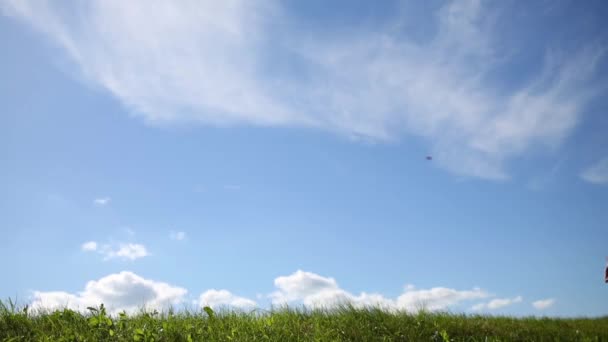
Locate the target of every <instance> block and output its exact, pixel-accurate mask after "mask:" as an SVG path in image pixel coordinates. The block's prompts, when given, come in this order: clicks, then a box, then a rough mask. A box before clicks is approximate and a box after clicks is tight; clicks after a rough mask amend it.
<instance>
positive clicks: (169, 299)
mask: <svg viewBox="0 0 608 342" xmlns="http://www.w3.org/2000/svg"><path fill="white" fill-rule="evenodd" d="M186 293H187V291H186V290H185V289H183V288H181V287H177V286H173V285H170V284H167V283H163V282H158V281H154V280H149V279H145V278H143V277H141V276H138V275H137V274H135V273H132V272H127V271H123V272H120V273H115V274H110V275H108V276H105V277H103V278H101V279H99V280H92V281H89V282H88V283H87V284H86V286H85V288H84V290H83V291H81V292H78V293H68V292H63V291H50V292H45V291H35V292H34V294H33V300H32V303H31V305H30V306H31V307H32V308H33V309H44V310H53V309H62V308H70V309H73V310H79V311H86V308H87V307H89V306H93V307H95V306H99V305H100V304H102V303H103V304H104V305H105V306H106V307H107V308H108V310H109V311H110V312H111V313H118V312H120V311H122V310H125V311H127V312H129V313H134V312H136V311H138V310H139V309H142V308H146V309H158V310H162V309H166V308H168V307H170V306H172V305H178V304H180V303H182V302H183V299H184V296H185V295H186Z"/></svg>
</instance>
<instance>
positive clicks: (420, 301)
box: [270, 270, 489, 311]
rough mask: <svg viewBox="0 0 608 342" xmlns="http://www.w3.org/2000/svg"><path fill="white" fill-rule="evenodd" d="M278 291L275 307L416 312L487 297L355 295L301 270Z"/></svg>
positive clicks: (411, 290)
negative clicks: (339, 306)
mask: <svg viewBox="0 0 608 342" xmlns="http://www.w3.org/2000/svg"><path fill="white" fill-rule="evenodd" d="M274 284H275V287H276V288H277V291H275V292H273V293H272V294H271V295H270V298H271V300H272V303H273V304H275V305H285V304H293V303H296V304H297V303H302V304H303V305H305V306H307V307H324V308H331V307H335V306H336V305H340V304H346V303H349V304H352V305H354V306H355V307H367V306H373V307H381V308H385V309H389V310H406V311H416V310H419V309H422V308H424V309H426V310H443V309H447V308H448V307H450V306H453V305H457V304H460V303H461V302H463V301H469V300H474V299H480V298H486V297H488V296H489V294H488V293H486V292H485V291H483V290H481V289H479V288H474V289H472V290H455V289H450V288H445V287H434V288H431V289H416V288H415V287H414V286H412V285H408V286H406V287H405V289H404V292H403V293H402V294H401V295H400V296H398V297H397V298H394V299H392V298H386V297H384V296H383V295H381V294H377V293H366V292H362V293H360V294H359V295H354V294H352V293H350V292H348V291H346V290H344V289H342V288H340V287H339V286H338V283H337V282H336V281H335V279H333V278H327V277H323V276H320V275H318V274H315V273H311V272H304V271H301V270H298V271H296V272H295V273H293V274H291V275H289V276H281V277H278V278H276V279H275V281H274Z"/></svg>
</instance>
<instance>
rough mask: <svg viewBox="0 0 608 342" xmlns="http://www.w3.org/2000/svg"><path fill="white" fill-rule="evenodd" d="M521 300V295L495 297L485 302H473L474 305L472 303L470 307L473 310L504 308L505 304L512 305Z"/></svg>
mask: <svg viewBox="0 0 608 342" xmlns="http://www.w3.org/2000/svg"><path fill="white" fill-rule="evenodd" d="M521 301H522V297H521V296H517V297H514V298H496V299H492V300H491V301H489V302H487V303H479V304H475V305H473V307H472V308H471V309H472V310H475V311H480V310H496V309H500V308H504V307H505V306H509V305H513V304H515V303H520V302H521Z"/></svg>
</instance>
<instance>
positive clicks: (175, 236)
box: [169, 231, 186, 241]
mask: <svg viewBox="0 0 608 342" xmlns="http://www.w3.org/2000/svg"><path fill="white" fill-rule="evenodd" d="M169 238H170V239H171V240H177V241H182V240H184V239H185V238H186V233H185V232H175V231H171V232H170V233H169Z"/></svg>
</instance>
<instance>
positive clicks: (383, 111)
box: [2, 0, 604, 179]
mask: <svg viewBox="0 0 608 342" xmlns="http://www.w3.org/2000/svg"><path fill="white" fill-rule="evenodd" d="M2 8H3V10H4V13H7V14H9V15H12V16H15V17H17V18H20V19H22V20H23V21H25V22H27V23H29V24H31V25H32V26H33V27H35V28H37V29H38V30H39V31H41V32H43V33H45V34H46V35H47V36H49V37H50V38H51V39H52V40H53V41H55V42H56V43H57V44H58V45H60V46H61V47H62V48H64V50H65V52H66V53H67V55H68V56H69V57H70V59H71V60H72V61H73V62H74V63H75V65H76V66H77V67H78V69H79V70H80V71H81V72H82V74H83V75H85V77H86V79H88V80H89V81H90V82H92V83H94V84H96V85H99V86H101V87H102V88H104V89H106V90H107V91H108V92H109V93H111V94H112V95H114V96H115V97H117V98H118V99H120V100H121V101H122V102H123V103H124V104H125V106H126V107H128V108H129V109H130V110H131V111H132V113H133V114H134V115H137V116H140V117H143V118H144V119H145V120H146V121H148V122H152V123H164V122H199V123H203V124H211V125H229V124H252V125H271V126H304V127H309V128H317V129H323V130H327V131H331V132H336V133H338V134H342V135H347V136H351V137H361V138H364V139H372V140H376V141H395V140H398V139H400V138H402V137H403V136H408V135H413V136H418V137H422V138H423V139H426V140H427V141H428V143H429V145H430V148H431V150H432V151H433V154H434V157H435V158H434V159H435V160H436V161H437V162H438V163H439V165H441V166H443V167H444V168H446V169H448V170H450V171H452V172H454V173H457V174H463V175H469V176H475V177H482V178H487V179H505V178H508V177H509V175H508V171H507V169H508V167H507V166H508V165H507V164H508V161H509V160H511V159H512V158H515V157H517V156H520V155H522V154H524V153H526V152H527V151H528V150H530V149H533V148H537V147H553V146H557V145H559V144H560V142H561V141H562V140H563V139H564V138H565V137H566V136H568V134H569V132H570V131H571V130H572V129H573V128H574V127H575V125H576V124H577V122H578V121H580V118H581V116H582V114H583V113H584V109H585V105H586V104H587V102H588V101H589V100H590V99H591V98H593V97H594V96H595V95H597V91H596V90H595V88H594V86H593V75H594V70H595V69H596V67H597V65H598V64H599V63H600V62H601V61H602V58H603V54H604V50H602V49H598V48H594V47H586V48H582V49H580V50H578V51H577V52H575V53H570V54H567V53H562V54H561V55H560V53H554V52H551V50H550V49H549V47H547V57H546V59H545V61H543V62H542V63H541V64H542V67H541V68H540V69H538V70H535V71H532V72H531V73H530V74H529V75H527V76H528V77H526V79H527V81H526V82H525V83H524V84H522V85H519V86H515V87H511V88H504V87H502V86H501V84H498V83H496V82H495V81H493V78H492V77H491V75H492V73H493V72H495V71H496V70H497V69H498V68H499V67H501V66H502V65H504V64H505V63H507V64H508V62H509V60H508V58H505V57H502V56H501V54H503V52H504V51H501V50H500V49H499V48H498V47H497V46H498V45H499V44H497V43H498V42H496V38H495V37H496V29H495V28H494V25H492V23H488V20H483V19H485V18H487V17H490V16H487V15H486V14H487V11H488V8H486V6H485V4H484V3H483V2H481V1H477V0H465V1H449V2H446V3H445V5H444V6H443V7H442V8H440V9H439V10H438V12H437V13H435V18H436V21H434V22H433V23H432V24H433V25H434V27H433V28H434V29H435V32H436V33H435V35H434V36H432V37H430V38H429V39H428V40H427V41H424V42H419V41H414V40H411V39H408V38H407V37H404V36H403V35H399V34H396V33H395V32H393V31H392V30H391V29H390V28H387V27H379V28H376V29H369V30H362V29H357V28H352V29H351V30H350V31H348V32H347V33H346V34H344V33H339V32H332V31H331V30H329V31H327V30H324V31H323V33H322V34H321V33H314V32H310V33H309V34H307V35H306V36H303V35H301V33H299V31H298V30H295V29H293V30H291V29H289V25H288V23H289V19H290V17H292V16H293V15H294V14H293V13H290V12H289V11H288V10H287V8H285V7H283V6H282V4H281V3H280V2H279V1H272V0H269V1H245V0H232V1H221V2H217V1H180V2H170V3H168V2H160V1H159V2H155V4H154V5H150V4H149V3H148V2H146V3H145V4H144V3H143V2H137V1H127V2H125V1H113V0H110V1H106V0H95V1H91V2H87V3H83V4H72V5H67V4H65V3H54V2H46V1H32V0H29V1H28V0H26V1H17V0H5V1H4V2H3V7H2ZM393 19H394V21H395V22H399V20H401V18H398V17H397V18H393ZM276 26H280V27H282V29H281V30H280V33H278V31H279V30H276V29H274V27H276ZM389 26H390V25H389ZM201 56H204V58H201ZM285 60H288V61H289V62H285V63H282V64H280V65H279V63H277V61H285ZM270 66H272V67H270Z"/></svg>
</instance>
